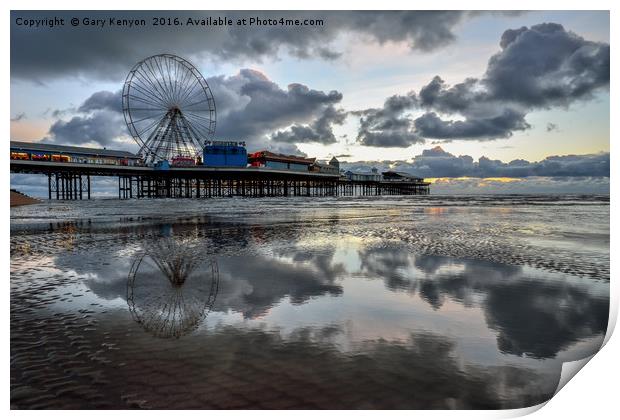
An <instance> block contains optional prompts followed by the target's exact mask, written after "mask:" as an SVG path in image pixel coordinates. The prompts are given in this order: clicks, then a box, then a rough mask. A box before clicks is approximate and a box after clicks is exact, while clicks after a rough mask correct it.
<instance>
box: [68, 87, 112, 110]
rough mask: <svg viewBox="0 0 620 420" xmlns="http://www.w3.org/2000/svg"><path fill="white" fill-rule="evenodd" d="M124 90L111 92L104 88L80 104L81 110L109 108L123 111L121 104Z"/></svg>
mask: <svg viewBox="0 0 620 420" xmlns="http://www.w3.org/2000/svg"><path fill="white" fill-rule="evenodd" d="M121 95H122V91H121V90H118V91H116V92H110V91H107V90H102V91H100V92H96V93H93V94H92V95H91V96H90V97H89V98H88V99H86V100H85V101H84V103H82V105H80V107H79V108H78V111H79V112H90V111H100V110H103V109H107V110H110V111H116V112H122V106H121Z"/></svg>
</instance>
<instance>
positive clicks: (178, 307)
mask: <svg viewBox="0 0 620 420" xmlns="http://www.w3.org/2000/svg"><path fill="white" fill-rule="evenodd" d="M218 287H219V270H218V266H217V261H216V260H215V259H211V260H209V259H206V260H205V259H204V256H203V255H202V252H199V248H198V247H191V246H187V245H186V244H183V243H179V242H176V241H174V240H170V239H168V240H164V241H161V242H159V243H157V244H156V245H155V246H151V247H149V248H147V249H146V250H144V251H143V252H141V253H139V254H138V256H137V258H136V259H135V260H134V262H133V264H132V266H131V269H130V271H129V275H128V279H127V304H128V306H129V311H130V312H131V315H132V317H133V318H134V320H135V321H136V322H138V323H139V324H141V325H142V326H143V327H144V329H145V330H147V331H149V332H150V333H152V334H153V335H154V336H156V337H162V338H170V337H175V338H179V337H181V336H182V335H185V334H187V333H189V332H191V331H193V330H194V329H196V328H197V327H198V326H199V325H200V323H201V322H202V320H203V319H204V318H205V317H206V315H207V314H208V312H209V311H210V310H211V308H212V307H213V305H214V303H215V298H216V297H217V291H218Z"/></svg>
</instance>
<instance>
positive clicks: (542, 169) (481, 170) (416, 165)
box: [341, 146, 610, 178]
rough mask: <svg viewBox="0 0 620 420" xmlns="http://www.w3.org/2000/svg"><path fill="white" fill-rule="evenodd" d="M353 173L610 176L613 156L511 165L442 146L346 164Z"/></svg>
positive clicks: (567, 157) (521, 161) (557, 158)
mask: <svg viewBox="0 0 620 420" xmlns="http://www.w3.org/2000/svg"><path fill="white" fill-rule="evenodd" d="M341 166H343V167H347V168H350V169H353V170H369V169H370V168H371V167H377V168H379V169H381V170H387V169H388V168H389V169H392V170H396V171H403V172H409V173H412V174H414V175H417V176H420V177H425V178H441V177H463V176H468V177H478V178H491V177H519V178H521V177H608V176H609V174H610V155H609V153H598V154H587V155H565V156H549V157H547V158H545V159H543V160H541V161H539V162H529V161H527V160H524V159H515V160H512V161H510V162H508V163H506V162H502V161H500V160H492V159H489V158H487V157H484V156H482V157H480V158H479V159H478V161H475V160H474V158H473V157H471V156H468V155H461V156H455V155H453V154H451V153H448V152H446V151H444V150H443V149H442V148H441V147H440V146H436V147H434V148H432V149H427V150H424V151H423V152H422V154H420V155H417V156H415V157H414V158H413V161H412V162H407V161H396V162H394V161H383V162H357V163H343V164H342V165H341Z"/></svg>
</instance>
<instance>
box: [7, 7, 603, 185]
mask: <svg viewBox="0 0 620 420" xmlns="http://www.w3.org/2000/svg"><path fill="white" fill-rule="evenodd" d="M209 16H210V17H224V16H226V17H228V18H231V19H232V20H233V21H234V22H236V20H237V19H242V18H246V19H249V18H250V17H258V18H261V19H267V18H272V19H279V18H280V17H283V18H293V19H302V20H303V19H321V20H323V24H322V25H318V26H297V27H283V26H281V25H276V26H272V25H261V26H247V25H246V26H241V25H232V26H198V27H196V26H192V27H190V26H187V25H185V24H184V25H183V26H163V27H162V26H151V22H152V17H159V18H162V17H163V18H167V17H178V18H179V21H180V22H182V23H185V22H186V21H187V19H188V18H193V19H197V18H198V19H199V18H205V17H209ZM54 17H57V18H64V19H65V21H66V22H67V23H68V22H69V21H70V19H71V18H73V17H77V18H78V19H79V20H80V25H78V26H77V27H74V26H71V25H69V24H65V25H64V26H54V27H51V28H50V27H49V26H45V25H41V26H39V27H33V26H24V25H23V24H21V23H22V22H24V21H25V19H34V20H39V21H41V20H42V19H46V18H47V19H49V18H54ZM110 17H114V18H121V19H142V18H144V19H146V20H147V25H146V26H135V27H131V28H130V27H126V26H125V27H119V26H110V25H109V24H106V25H105V26H104V27H103V28H101V27H95V26H90V25H89V26H85V25H84V24H83V22H84V19H85V18H86V19H90V18H93V19H106V23H107V19H108V18H110ZM20 18H22V20H20ZM42 23H43V24H44V23H45V22H42ZM160 53H172V54H176V55H179V56H181V57H183V58H185V59H187V60H189V61H190V62H191V63H193V64H194V65H195V66H196V67H197V68H198V70H199V71H200V72H201V74H202V75H203V76H204V77H205V79H206V81H207V83H208V84H209V86H210V88H211V90H212V92H213V95H214V98H215V103H216V106H217V128H216V132H215V138H216V139H217V140H235V141H246V142H247V144H248V149H249V151H255V150H263V149H268V150H273V151H277V152H283V153H295V154H303V155H307V156H311V157H317V158H319V159H329V158H331V157H332V156H336V157H338V159H339V160H340V161H341V162H343V166H344V167H347V168H353V169H355V170H368V169H369V168H371V167H377V168H380V169H386V168H391V169H397V170H403V171H407V172H410V173H413V174H414V175H418V176H423V177H426V178H429V179H430V180H431V181H433V182H434V186H433V188H432V191H439V192H442V191H443V192H446V193H452V192H472V193H484V192H489V193H493V192H501V193H506V192H508V193H510V192H519V193H527V192H557V193H565V192H575V193H582V192H596V193H607V192H608V191H609V13H608V12H605V11H602V12H600V11H596V12H589V11H570V12H569V11H533V12H467V11H438V12H432V11H405V12H398V11H396V12H391V11H369V12H362V11H346V12H321V11H312V12H301V11H294V12H293V11H291V12H242V11H236V12H221V11H218V12H191V11H185V12H148V11H139V12H127V11H125V12H109V11H108V12H71V11H68V12H67V11H57V12H37V11H29V12H20V11H12V12H11V140H19V141H32V142H48V143H54V144H70V145H77V146H89V147H107V148H110V149H122V150H130V151H137V149H138V146H137V145H136V143H135V142H134V140H133V139H132V138H131V136H130V135H129V131H128V129H127V127H126V124H125V122H124V119H123V115H122V109H121V99H120V98H121V93H120V92H121V89H122V85H123V83H124V81H125V78H126V76H127V73H128V72H129V70H130V69H131V68H132V67H133V66H134V65H135V63H137V62H138V61H140V60H141V59H143V58H145V57H148V56H150V55H154V54H160ZM37 179H38V178H37V177H33V176H16V175H14V176H12V186H14V187H18V188H22V190H29V191H34V189H35V187H34V186H35V185H38V184H37V183H40V180H37ZM472 179H473V180H474V181H472ZM485 179H486V181H485Z"/></svg>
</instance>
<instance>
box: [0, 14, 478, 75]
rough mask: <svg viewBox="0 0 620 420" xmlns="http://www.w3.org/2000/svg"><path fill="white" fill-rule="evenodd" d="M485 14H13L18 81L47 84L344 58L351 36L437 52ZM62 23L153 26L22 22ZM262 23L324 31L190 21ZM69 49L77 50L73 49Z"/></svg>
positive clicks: (13, 67)
mask: <svg viewBox="0 0 620 420" xmlns="http://www.w3.org/2000/svg"><path fill="white" fill-rule="evenodd" d="M477 13H478V12H460V11H339V12H325V11H274V12H265V11H259V12H241V11H240V12H220V11H215V12H208V11H174V12H161V11H160V12H138V11H120V12H101V11H99V12H97V11H92V12H90V11H89V12H60V11H58V12H21V11H20V12H16V11H14V12H12V13H11V75H12V77H13V78H16V79H27V80H35V81H39V82H45V80H46V79H48V78H54V77H66V76H72V77H73V76H80V75H89V76H94V77H97V78H101V79H111V80H118V79H119V78H121V77H124V76H125V74H126V72H127V69H128V68H131V66H133V64H134V63H135V62H136V61H137V60H139V59H141V58H144V57H145V56H148V55H152V54H158V53H162V52H174V53H176V54H179V55H183V56H188V57H191V58H196V57H205V58H208V59H211V60H214V61H215V60H226V61H236V62H241V61H243V60H252V61H256V60H259V61H260V60H262V59H265V58H274V57H277V56H278V55H280V54H282V53H289V54H291V55H293V56H296V57H299V58H301V59H305V58H311V57H320V58H322V59H326V60H333V59H337V58H338V57H339V56H340V55H341V52H340V51H337V50H335V49H334V48H333V46H332V43H333V42H334V40H335V39H336V38H337V37H338V36H339V35H346V34H351V35H352V36H355V37H362V38H365V39H367V40H368V41H369V42H376V43H380V44H382V43H385V42H391V41H393V42H406V43H407V44H408V46H409V47H410V48H411V49H412V50H420V51H431V50H434V49H436V48H440V47H442V46H445V45H447V44H449V43H451V42H453V41H454V40H455V39H456V35H455V34H454V28H455V27H456V26H457V25H458V24H459V23H460V22H462V21H463V20H464V19H466V18H468V17H469V16H471V15H475V14H477ZM55 16H57V17H63V18H65V21H66V22H68V21H69V20H70V19H71V18H73V17H77V18H79V19H80V20H82V19H83V18H87V17H88V18H95V19H106V20H107V19H108V18H110V17H115V18H120V19H146V20H147V26H145V27H141V26H139V27H134V28H127V27H124V28H119V27H106V28H103V29H101V28H97V27H93V26H84V25H83V24H82V25H80V26H78V27H72V26H70V25H69V24H67V25H66V26H64V27H61V26H58V27H54V28H51V29H50V28H37V29H33V28H25V27H23V26H17V25H16V23H15V20H16V18H18V17H24V18H29V19H41V18H46V17H55ZM209 16H211V17H214V18H217V17H229V18H231V19H233V20H235V21H236V20H237V19H239V18H250V17H260V18H262V19H267V18H272V19H273V18H278V19H279V18H280V17H282V18H285V19H286V18H293V19H297V18H298V19H323V20H324V24H323V25H322V26H296V27H288V28H287V27H282V26H253V27H247V26H246V27H243V26H232V27H226V26H214V27H192V26H188V25H187V24H186V21H187V19H188V18H190V17H191V18H194V19H201V18H207V17H209ZM153 17H162V18H169V17H173V18H174V17H178V18H180V21H182V22H183V23H184V25H183V26H151V20H152V18H153ZM68 46H70V47H68Z"/></svg>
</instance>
